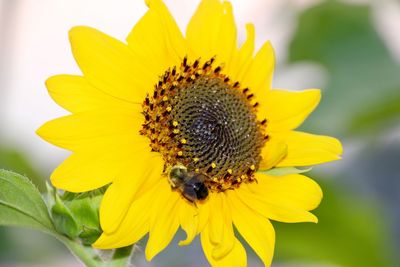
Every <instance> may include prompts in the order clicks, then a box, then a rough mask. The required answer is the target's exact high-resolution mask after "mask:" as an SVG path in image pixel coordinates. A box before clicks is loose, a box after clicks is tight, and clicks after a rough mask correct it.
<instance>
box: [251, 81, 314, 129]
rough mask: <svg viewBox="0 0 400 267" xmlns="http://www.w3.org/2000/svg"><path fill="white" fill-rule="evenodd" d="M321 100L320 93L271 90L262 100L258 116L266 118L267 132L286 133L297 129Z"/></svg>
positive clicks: (310, 90)
mask: <svg viewBox="0 0 400 267" xmlns="http://www.w3.org/2000/svg"><path fill="white" fill-rule="evenodd" d="M320 99H321V91H320V90H318V89H308V90H304V91H286V90H277V89H274V90H271V91H270V92H269V93H268V95H267V96H266V97H265V98H264V99H263V101H262V103H263V104H264V105H261V103H260V111H259V116H261V117H263V118H267V120H268V126H267V129H268V131H286V130H291V129H294V128H296V127H298V126H299V125H300V124H301V123H303V121H304V120H305V119H306V118H307V116H308V115H309V114H310V113H311V112H312V111H313V110H314V109H315V107H316V106H317V105H318V103H319V101H320Z"/></svg>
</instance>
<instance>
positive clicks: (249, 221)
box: [229, 192, 275, 266]
mask: <svg viewBox="0 0 400 267" xmlns="http://www.w3.org/2000/svg"><path fill="white" fill-rule="evenodd" d="M235 194H237V193H236V192H230V194H229V200H230V203H231V205H232V218H233V223H234V224H235V227H236V228H237V230H238V231H239V233H240V235H241V236H242V237H243V238H244V240H246V242H247V243H248V244H249V245H250V246H251V247H252V248H253V249H254V251H255V252H256V253H257V255H258V256H259V257H260V258H261V260H262V261H263V263H264V265H265V266H270V265H271V262H272V257H273V255H274V246H275V231H274V228H273V227H272V224H271V223H270V221H269V220H268V219H266V218H265V217H263V216H261V215H259V214H258V213H257V212H255V211H253V210H252V209H250V208H249V207H248V206H247V205H245V204H244V203H243V202H242V201H241V200H240V199H239V198H238V197H236V196H234V195H235ZM246 203H249V202H248V200H246ZM249 205H251V203H249Z"/></svg>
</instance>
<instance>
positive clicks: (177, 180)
mask: <svg viewBox="0 0 400 267" xmlns="http://www.w3.org/2000/svg"><path fill="white" fill-rule="evenodd" d="M207 179H209V177H208V176H207V175H204V174H201V173H196V172H188V170H187V168H186V167H185V166H182V165H175V166H173V167H172V168H171V171H170V172H169V181H170V184H171V187H172V189H176V190H178V191H180V192H181V194H182V196H183V197H184V198H186V199H187V200H188V201H190V202H191V203H193V204H194V205H196V201H199V200H200V201H201V200H204V199H206V198H207V196H208V188H207V186H206V185H205V184H204V181H206V180H207Z"/></svg>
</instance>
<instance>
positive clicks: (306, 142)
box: [272, 131, 343, 167]
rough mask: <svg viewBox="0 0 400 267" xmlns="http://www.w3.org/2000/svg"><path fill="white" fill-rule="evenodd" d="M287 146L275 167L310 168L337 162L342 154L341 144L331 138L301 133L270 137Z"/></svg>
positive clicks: (292, 132)
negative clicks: (286, 151)
mask: <svg viewBox="0 0 400 267" xmlns="http://www.w3.org/2000/svg"><path fill="white" fill-rule="evenodd" d="M272 138H276V139H279V140H282V141H284V142H285V143H286V144H287V145H288V153H287V155H286V157H285V158H284V159H282V160H281V161H280V162H279V163H278V164H277V166H278V167H285V166H310V165H315V164H320V163H325V162H329V161H333V160H338V159H340V158H341V157H340V156H341V154H342V152H343V149H342V145H341V143H340V142H339V141H338V140H337V139H336V138H333V137H330V136H324V135H315V134H309V133H303V132H296V131H291V132H285V133H276V134H275V135H273V136H272Z"/></svg>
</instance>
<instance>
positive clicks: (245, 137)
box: [38, 0, 342, 266]
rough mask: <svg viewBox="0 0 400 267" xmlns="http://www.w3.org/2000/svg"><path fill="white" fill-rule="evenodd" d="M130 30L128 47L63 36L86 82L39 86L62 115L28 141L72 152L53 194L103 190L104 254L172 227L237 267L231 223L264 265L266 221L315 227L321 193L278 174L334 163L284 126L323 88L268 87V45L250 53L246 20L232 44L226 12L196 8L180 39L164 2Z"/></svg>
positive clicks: (242, 259) (84, 32)
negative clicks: (40, 140)
mask: <svg viewBox="0 0 400 267" xmlns="http://www.w3.org/2000/svg"><path fill="white" fill-rule="evenodd" d="M146 3H147V5H148V7H149V10H148V11H147V13H146V14H145V15H144V16H143V17H142V18H141V19H140V21H139V22H138V23H137V24H136V25H135V26H134V28H133V29H132V31H131V32H130V34H129V35H128V37H127V43H123V42H120V41H118V40H116V39H114V38H112V37H110V36H108V35H106V34H104V33H102V32H100V31H98V30H95V29H93V28H89V27H83V26H79V27H75V28H73V29H71V31H70V33H69V37H70V42H71V45H72V52H73V55H74V57H75V59H76V61H77V63H78V65H79V67H80V69H81V71H82V73H83V75H82V76H75V75H57V76H54V77H51V78H49V79H48V80H47V82H46V85H47V88H48V91H49V93H50V95H51V97H52V98H53V99H54V100H55V101H56V102H57V103H58V104H59V105H61V106H62V107H64V108H65V109H67V110H68V111H70V112H71V113H72V114H71V115H68V116H65V117H61V118H58V119H55V120H52V121H50V122H47V123H46V124H44V125H43V126H42V127H41V128H40V129H39V130H38V134H39V135H40V136H41V137H42V138H43V139H45V140H46V141H48V142H50V143H52V144H54V145H56V146H59V147H62V148H65V149H67V150H69V151H72V154H71V155H70V156H69V157H68V158H67V159H66V160H65V161H64V162H63V163H62V164H61V165H60V166H59V167H57V168H56V169H55V171H54V172H53V173H52V175H51V181H52V183H53V185H54V186H56V187H57V188H60V189H63V190H66V191H71V192H84V191H89V190H94V189H96V188H99V187H103V186H105V185H109V187H108V189H107V191H106V192H105V194H104V197H103V199H102V202H101V207H100V223H101V228H102V231H103V234H102V235H101V237H100V238H99V239H98V240H97V241H96V242H95V243H94V244H93V246H94V247H96V248H101V249H109V248H118V247H123V246H127V245H129V244H133V243H135V242H137V241H139V240H140V239H141V238H143V237H144V236H145V235H146V234H148V236H149V237H148V242H147V245H146V249H145V255H146V258H147V259H148V260H151V259H152V258H153V257H154V256H156V255H157V254H158V253H160V252H161V251H162V250H163V249H164V248H165V247H166V246H167V245H168V244H169V243H170V241H171V240H172V238H173V237H174V235H175V234H176V232H177V230H178V229H179V228H182V229H183V230H184V231H185V232H186V234H187V237H186V239H185V240H182V241H180V242H179V245H188V244H190V243H191V242H192V240H193V239H194V238H195V237H196V236H197V235H200V240H201V244H202V247H203V250H204V254H205V256H206V258H207V260H208V261H209V263H210V264H211V265H213V266H246V252H245V249H244V248H243V246H242V244H241V243H240V242H239V241H238V239H237V236H236V235H237V234H235V231H234V228H235V229H237V233H239V234H240V235H241V236H242V237H243V239H244V240H245V241H246V242H247V243H248V244H249V245H250V246H251V247H252V248H253V250H254V251H255V253H256V254H257V255H258V256H259V257H260V258H261V260H262V261H263V263H264V264H265V265H266V266H269V265H270V264H271V261H272V257H273V251H274V242H275V233H274V229H273V226H272V225H271V222H270V220H275V221H281V222H290V223H292V222H317V218H316V217H315V216H314V215H313V214H312V213H310V212H309V211H310V210H313V209H314V208H316V207H317V206H318V205H319V203H320V201H321V198H322V191H321V189H320V187H319V186H318V184H317V183H316V182H314V181H313V180H311V179H309V178H308V177H306V176H304V175H301V174H288V175H283V176H272V175H270V174H268V172H266V170H269V169H271V168H275V167H293V166H309V165H315V164H320V163H324V162H328V161H332V160H337V159H339V158H340V154H341V153H342V148H341V144H340V142H339V141H338V140H336V139H335V138H332V137H328V136H321V135H314V134H308V133H304V132H300V131H294V129H295V128H297V127H298V126H299V125H300V124H301V123H302V122H303V121H304V120H305V118H306V117H307V116H308V115H309V113H311V112H312V111H313V109H314V108H315V107H316V106H317V104H318V102H319V100H320V91H319V90H317V89H309V90H304V91H295V92H291V91H286V90H278V89H272V88H271V83H272V75H273V68H274V53H273V49H272V47H271V44H270V43H269V42H266V43H265V44H264V45H263V46H262V47H261V48H260V49H259V51H258V52H256V53H255V52H254V38H255V35H254V26H253V25H252V24H248V25H247V26H246V29H247V39H246V40H245V41H244V43H243V44H242V45H241V46H239V47H238V45H237V33H236V26H235V23H234V18H233V14H232V7H231V4H230V3H229V2H223V3H222V2H220V1H219V0H203V1H201V3H200V5H199V7H198V9H197V11H196V13H195V14H194V16H193V17H192V19H191V20H190V22H189V25H188V27H187V31H186V36H185V37H184V36H183V35H182V33H181V31H180V30H179V28H178V26H177V24H176V22H175V21H174V19H173V17H172V16H171V14H170V13H169V11H168V9H167V8H166V6H165V5H164V4H163V2H162V1H161V0H148V1H147V2H146Z"/></svg>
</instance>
